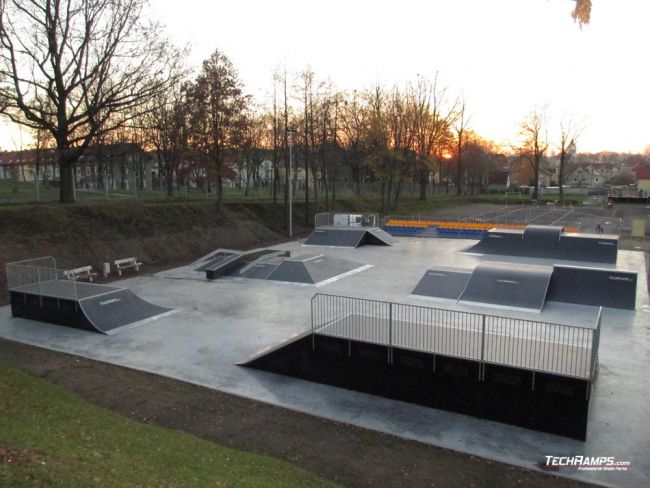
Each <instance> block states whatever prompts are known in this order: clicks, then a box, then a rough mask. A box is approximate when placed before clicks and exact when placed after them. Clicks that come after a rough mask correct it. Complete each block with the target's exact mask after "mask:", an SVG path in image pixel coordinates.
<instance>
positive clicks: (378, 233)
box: [366, 227, 397, 246]
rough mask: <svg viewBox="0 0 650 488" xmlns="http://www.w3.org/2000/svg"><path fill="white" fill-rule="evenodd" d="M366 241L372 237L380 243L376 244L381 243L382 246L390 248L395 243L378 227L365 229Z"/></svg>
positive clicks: (392, 238)
mask: <svg viewBox="0 0 650 488" xmlns="http://www.w3.org/2000/svg"><path fill="white" fill-rule="evenodd" d="M366 231H367V233H366V239H368V238H369V236H372V237H374V238H375V239H376V240H378V241H380V242H379V243H376V244H381V243H383V244H384V245H387V246H392V245H393V244H395V243H396V242H397V240H396V239H395V238H394V237H393V236H392V235H390V234H389V233H388V232H386V231H385V230H384V229H380V228H379V227H373V228H372V229H366Z"/></svg>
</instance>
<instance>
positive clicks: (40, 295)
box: [36, 266, 43, 307]
mask: <svg viewBox="0 0 650 488" xmlns="http://www.w3.org/2000/svg"><path fill="white" fill-rule="evenodd" d="M36 281H38V301H39V303H40V304H41V307H42V306H43V291H42V290H41V268H40V267H38V266H37V267H36Z"/></svg>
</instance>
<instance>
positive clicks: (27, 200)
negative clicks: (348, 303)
mask: <svg viewBox="0 0 650 488" xmlns="http://www.w3.org/2000/svg"><path fill="white" fill-rule="evenodd" d="M76 195H77V202H78V203H82V204H84V203H85V204H97V203H111V204H119V203H128V204H131V203H133V201H135V200H137V201H139V202H142V203H161V202H188V201H196V202H201V201H212V202H214V201H216V198H217V195H216V192H215V191H212V192H210V193H206V192H205V191H203V190H199V189H191V188H189V189H185V188H183V187H181V188H180V189H175V190H174V194H173V196H172V197H171V198H169V197H168V196H167V195H166V194H164V193H161V192H160V191H159V190H149V191H139V192H138V193H137V195H136V194H135V193H134V192H133V191H125V190H111V191H110V192H109V193H108V196H107V195H106V193H105V192H104V191H103V190H83V189H79V190H77V194H76ZM585 198H587V196H586V195H565V199H566V200H568V201H569V200H570V201H571V202H572V203H574V204H576V203H580V202H582V201H583V200H584V199H585ZM58 199H59V189H58V188H56V187H51V186H47V185H41V186H40V190H39V195H38V201H40V202H41V203H52V202H57V201H58ZM557 199H558V195H546V196H543V197H541V198H540V201H539V203H540V204H546V202H549V201H555V200H557ZM283 200H284V196H283V194H282V193H281V192H280V193H279V194H278V201H279V202H283ZM312 200H313V192H312V198H310V203H312ZM323 200H324V194H323V193H322V192H321V193H320V194H319V201H323ZM336 200H342V201H358V202H359V203H360V205H364V203H365V205H366V207H369V208H372V209H373V210H368V211H375V212H376V211H380V206H381V204H380V198H379V196H377V195H368V194H364V195H361V196H359V195H355V194H354V193H353V192H352V191H351V189H350V188H346V189H345V190H343V189H339V190H338V191H337V192H336ZM224 201H226V202H231V203H239V202H251V201H253V202H255V201H257V202H267V203H268V202H269V201H271V190H270V188H257V189H255V188H251V189H250V190H249V191H248V192H247V193H246V192H245V191H244V190H243V189H240V188H224ZM304 201H305V195H304V192H302V191H299V192H296V194H295V195H294V202H296V203H300V202H304ZM521 201H523V202H525V203H528V202H530V196H524V197H523V199H522V198H520V197H519V196H516V195H510V196H508V203H511V204H512V203H518V202H521ZM36 202H37V193H36V185H35V184H34V183H32V182H13V181H10V180H0V205H3V204H31V203H36ZM472 202H478V203H481V202H483V203H500V204H505V203H506V198H505V196H504V195H503V194H482V195H476V196H462V197H456V196H455V195H453V194H445V193H437V194H430V193H429V194H427V198H426V200H425V201H422V200H420V199H419V198H418V196H417V195H414V194H409V193H408V192H405V193H404V194H403V196H402V197H401V198H400V201H399V203H398V205H397V207H395V206H394V205H391V208H388V209H385V212H386V213H406V212H417V211H424V210H430V209H432V208H440V207H441V206H449V205H462V204H465V203H472ZM358 211H363V210H362V209H358Z"/></svg>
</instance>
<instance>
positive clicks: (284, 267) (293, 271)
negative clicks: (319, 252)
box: [267, 260, 314, 284]
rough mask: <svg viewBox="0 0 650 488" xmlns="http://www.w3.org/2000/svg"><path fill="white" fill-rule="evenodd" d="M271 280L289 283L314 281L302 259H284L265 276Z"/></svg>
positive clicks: (310, 282)
mask: <svg viewBox="0 0 650 488" xmlns="http://www.w3.org/2000/svg"><path fill="white" fill-rule="evenodd" d="M267 279H269V280H272V281H288V282H290V283H309V284H312V283H314V279H313V278H312V277H311V275H310V274H309V272H308V271H307V269H306V268H305V264H304V263H303V262H302V261H294V260H286V261H285V262H284V263H282V264H281V265H280V266H278V267H277V269H276V270H275V271H273V272H272V273H271V274H270V275H269V277H268V278H267Z"/></svg>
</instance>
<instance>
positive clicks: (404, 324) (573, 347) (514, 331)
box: [311, 293, 602, 380]
mask: <svg viewBox="0 0 650 488" xmlns="http://www.w3.org/2000/svg"><path fill="white" fill-rule="evenodd" d="M351 316H357V317H356V319H355V320H352V321H346V318H347V317H351ZM601 321H602V308H601V309H600V310H599V313H598V318H597V321H596V326H595V328H590V327H583V326H571V325H566V324H558V323H551V322H543V321H537V320H527V319H520V318H513V317H505V316H499V315H490V314H481V313H474V312H465V311H459V310H449V309H443V308H434V307H426V306H421V305H410V304H402V303H394V302H387V301H381V300H373V299H368V298H361V297H348V296H341V295H331V294H326V293H316V294H315V295H314V296H313V297H312V300H311V328H312V333H313V334H318V333H325V335H335V336H336V337H342V338H347V339H350V340H359V341H362V342H369V343H380V344H385V345H387V346H388V348H389V357H392V351H391V349H392V348H394V347H403V348H405V349H413V350H419V351H429V352H433V353H435V354H445V355H450V356H454V357H459V358H464V359H472V360H477V361H479V362H480V363H481V365H483V364H503V365H509V366H514V367H520V368H524V369H529V370H532V371H545V372H552V373H555V374H561V375H564V376H572V377H580V378H587V379H589V380H593V379H594V378H595V375H596V373H597V362H598V347H599V337H600V327H601ZM337 323H339V324H340V326H338V327H336V324H337ZM332 326H335V329H334V330H331V331H330V333H329V334H327V333H326V332H327V329H328V328H331V327H332ZM364 327H365V328H364ZM488 349H489V351H490V352H489V354H488ZM441 351H442V352H441ZM482 367H483V366H482Z"/></svg>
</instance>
